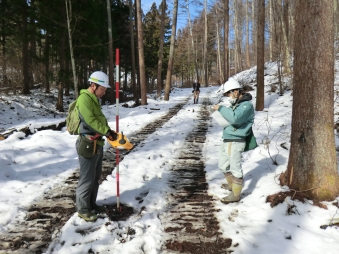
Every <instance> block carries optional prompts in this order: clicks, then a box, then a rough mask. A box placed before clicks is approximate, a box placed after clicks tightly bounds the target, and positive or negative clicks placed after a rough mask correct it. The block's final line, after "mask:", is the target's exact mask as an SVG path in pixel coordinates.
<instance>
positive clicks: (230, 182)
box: [214, 78, 254, 204]
mask: <svg viewBox="0 0 339 254" xmlns="http://www.w3.org/2000/svg"><path fill="white" fill-rule="evenodd" d="M223 93H224V96H227V99H228V100H229V102H230V103H231V104H232V106H231V107H225V106H222V105H215V106H214V110H218V111H219V112H220V114H221V115H222V116H223V117H224V118H225V119H226V120H227V121H228V122H229V124H230V125H229V126H228V127H225V128H224V129H223V133H222V138H223V143H222V145H221V148H220V151H219V163H218V167H219V169H220V170H221V171H222V172H223V173H224V175H225V178H226V182H227V184H223V185H222V188H224V189H227V190H229V191H231V194H230V195H228V196H226V197H224V198H222V199H221V202H223V203H226V204H228V203H231V202H237V201H239V200H240V194H241V190H242V187H243V182H244V179H243V171H242V166H241V154H242V152H244V149H245V144H246V137H247V136H248V135H250V134H251V133H252V125H253V122H254V108H253V104H252V103H251V100H252V95H251V94H249V93H243V90H242V87H241V86H240V84H239V83H238V81H236V80H235V79H233V78H230V79H229V80H228V81H227V82H226V83H225V84H224V85H223Z"/></svg>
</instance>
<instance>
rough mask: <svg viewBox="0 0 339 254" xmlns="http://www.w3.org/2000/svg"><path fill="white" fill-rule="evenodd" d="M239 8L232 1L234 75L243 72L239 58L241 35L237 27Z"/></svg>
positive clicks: (236, 3) (240, 58) (235, 2)
mask: <svg viewBox="0 0 339 254" xmlns="http://www.w3.org/2000/svg"><path fill="white" fill-rule="evenodd" d="M238 16H239V8H238V2H237V1H234V32H235V40H234V44H235V47H234V48H235V52H234V53H235V59H236V61H235V62H234V66H235V67H236V68H235V73H238V72H240V71H242V70H243V68H242V61H241V60H242V57H241V40H242V35H241V33H240V29H241V28H240V26H239V17H238Z"/></svg>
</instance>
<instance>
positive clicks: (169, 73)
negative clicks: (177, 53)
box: [164, 0, 178, 101]
mask: <svg viewBox="0 0 339 254" xmlns="http://www.w3.org/2000/svg"><path fill="white" fill-rule="evenodd" d="M177 18H178V0H174V6H173V19H172V20H173V21H172V34H171V43H170V53H169V59H168V68H167V75H166V86H165V96H164V100H165V101H168V100H169V94H170V89H171V82H172V69H173V60H174V59H173V58H174V47H175V35H176V31H177Z"/></svg>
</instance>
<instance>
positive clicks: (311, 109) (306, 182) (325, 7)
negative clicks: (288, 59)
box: [280, 0, 339, 201]
mask: <svg viewBox="0 0 339 254" xmlns="http://www.w3.org/2000/svg"><path fill="white" fill-rule="evenodd" d="M295 21H296V31H298V32H297V33H296V34H295V40H294V42H295V43H294V45H295V57H294V80H293V98H294V99H293V108H292V133H291V150H290V155H289V161H288V167H287V171H286V172H285V173H284V174H282V175H281V177H280V180H281V183H282V184H283V185H288V186H289V187H290V188H291V189H294V190H296V191H300V192H304V194H307V196H309V197H310V198H311V199H318V200H326V201H332V200H334V199H335V198H336V197H337V196H338V192H339V177H338V168H337V157H336V150H335V142H334V141H335V138H334V131H333V124H334V123H333V107H334V100H333V83H334V53H333V52H334V27H333V1H306V0H300V1H297V2H296V20H295ZM305 77H307V78H305ZM310 98H316V100H310Z"/></svg>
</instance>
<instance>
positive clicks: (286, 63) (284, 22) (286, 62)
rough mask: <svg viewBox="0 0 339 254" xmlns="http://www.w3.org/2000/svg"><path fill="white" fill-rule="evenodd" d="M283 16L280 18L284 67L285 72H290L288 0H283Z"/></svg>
mask: <svg viewBox="0 0 339 254" xmlns="http://www.w3.org/2000/svg"><path fill="white" fill-rule="evenodd" d="M282 13H283V18H282V24H281V25H282V30H283V35H284V37H283V38H284V50H285V53H284V61H283V62H284V67H285V72H286V73H288V74H290V73H291V67H290V62H291V54H290V43H289V40H288V20H289V19H288V0H284V6H283V12H282Z"/></svg>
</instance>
